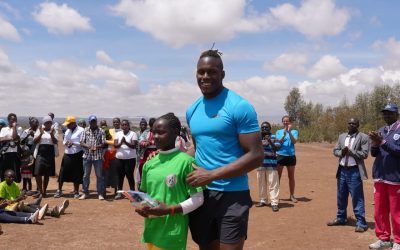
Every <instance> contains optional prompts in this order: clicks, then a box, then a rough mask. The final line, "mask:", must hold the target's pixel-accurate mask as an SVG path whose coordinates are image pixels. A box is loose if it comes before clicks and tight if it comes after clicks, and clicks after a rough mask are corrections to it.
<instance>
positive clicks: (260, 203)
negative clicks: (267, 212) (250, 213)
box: [256, 201, 267, 207]
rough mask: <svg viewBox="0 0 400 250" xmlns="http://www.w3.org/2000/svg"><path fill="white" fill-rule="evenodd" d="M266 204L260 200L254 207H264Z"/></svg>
mask: <svg viewBox="0 0 400 250" xmlns="http://www.w3.org/2000/svg"><path fill="white" fill-rule="evenodd" d="M266 205H267V204H266V203H265V202H262V201H260V202H259V203H257V204H256V207H265V206H266Z"/></svg>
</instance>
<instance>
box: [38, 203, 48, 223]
mask: <svg viewBox="0 0 400 250" xmlns="http://www.w3.org/2000/svg"><path fill="white" fill-rule="evenodd" d="M48 208H49V204H44V206H43V207H42V208H41V209H39V220H43V219H44V216H45V215H46V212H47V209H48Z"/></svg>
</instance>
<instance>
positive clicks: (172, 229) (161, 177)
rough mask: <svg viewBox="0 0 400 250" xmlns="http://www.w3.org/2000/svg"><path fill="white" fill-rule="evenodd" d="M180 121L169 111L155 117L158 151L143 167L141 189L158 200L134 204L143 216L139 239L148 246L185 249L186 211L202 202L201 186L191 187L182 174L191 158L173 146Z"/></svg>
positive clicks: (186, 171) (154, 126) (188, 166)
mask: <svg viewBox="0 0 400 250" xmlns="http://www.w3.org/2000/svg"><path fill="white" fill-rule="evenodd" d="M180 129H181V123H180V121H179V119H178V118H177V117H176V116H175V115H174V114H173V113H168V114H166V115H163V116H161V117H159V118H158V119H157V120H156V121H155V123H154V125H153V132H154V141H155V144H156V146H157V149H159V150H160V152H159V154H158V155H156V156H155V157H153V158H152V159H151V160H149V161H147V162H146V164H145V165H144V167H143V173H142V182H141V185H140V189H141V191H143V192H145V193H147V194H148V195H150V196H151V197H152V198H153V199H155V200H157V201H158V203H159V204H158V206H155V207H148V206H144V207H138V208H136V212H137V213H138V214H140V215H141V216H143V217H145V221H144V232H143V237H142V242H144V243H146V244H147V247H148V249H151V250H155V249H165V250H168V249H171V250H172V249H173V250H178V249H182V250H184V249H186V241H187V233H188V223H189V218H188V215H187V214H188V213H190V212H191V211H193V210H195V209H196V208H198V207H200V206H201V205H202V204H203V200H204V199H203V188H202V187H192V186H190V185H189V184H188V183H187V182H186V176H187V175H188V174H189V173H190V172H192V171H193V167H192V164H193V163H194V159H193V157H191V156H189V155H188V154H186V153H183V152H181V151H179V149H178V148H175V140H176V137H177V136H178V135H179V132H180Z"/></svg>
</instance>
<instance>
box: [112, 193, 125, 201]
mask: <svg viewBox="0 0 400 250" xmlns="http://www.w3.org/2000/svg"><path fill="white" fill-rule="evenodd" d="M122 198H123V197H122V194H121V193H117V194H116V195H115V197H114V199H115V200H121V199H122Z"/></svg>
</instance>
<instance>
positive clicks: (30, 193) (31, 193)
mask: <svg viewBox="0 0 400 250" xmlns="http://www.w3.org/2000/svg"><path fill="white" fill-rule="evenodd" d="M34 194H35V192H33V191H32V190H29V191H27V192H26V195H27V196H32V195H34Z"/></svg>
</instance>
